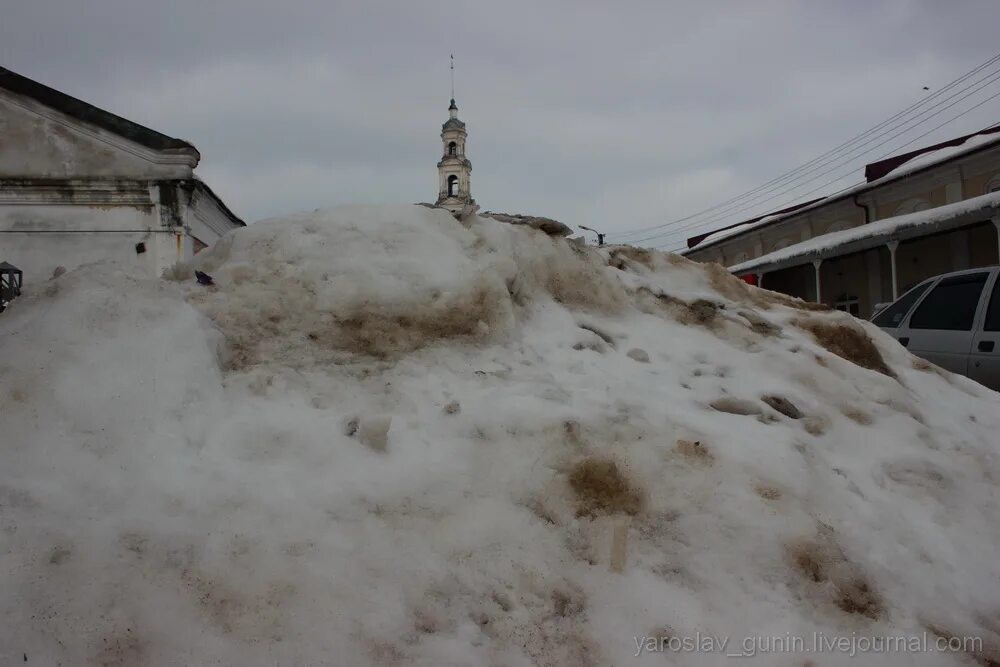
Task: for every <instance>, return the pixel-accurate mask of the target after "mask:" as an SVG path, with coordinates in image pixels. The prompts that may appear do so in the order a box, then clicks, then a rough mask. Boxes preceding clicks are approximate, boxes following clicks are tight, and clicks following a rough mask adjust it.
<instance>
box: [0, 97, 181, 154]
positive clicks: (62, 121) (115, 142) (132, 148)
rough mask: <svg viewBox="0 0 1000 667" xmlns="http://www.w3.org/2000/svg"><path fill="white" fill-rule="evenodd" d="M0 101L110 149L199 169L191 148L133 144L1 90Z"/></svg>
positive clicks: (37, 103) (125, 139)
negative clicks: (159, 148)
mask: <svg viewBox="0 0 1000 667" xmlns="http://www.w3.org/2000/svg"><path fill="white" fill-rule="evenodd" d="M0 99H3V100H4V101H5V102H9V103H10V104H13V105H14V106H16V107H19V108H21V109H23V110H25V111H27V112H29V113H32V114H35V115H37V116H41V117H42V118H45V119H46V120H48V121H51V122H53V123H56V124H58V125H62V126H63V127H66V128H69V129H71V130H73V131H76V132H79V133H80V134H83V135H85V136H87V137H89V138H91V139H94V140H95V141H99V142H101V143H104V144H107V145H108V146H112V147H114V148H117V149H118V150H121V151H124V152H126V153H129V154H130V155H134V156H135V157H138V158H141V159H143V160H146V161H147V162H151V163H153V164H157V165H183V166H187V167H190V168H191V169H194V168H195V167H196V166H198V162H199V160H200V158H201V155H200V154H199V153H198V151H197V150H196V149H195V148H194V147H193V146H192V147H189V148H186V147H182V148H165V149H162V150H156V149H152V148H149V147H147V146H143V145H142V144H139V143H136V142H134V141H130V140H129V139H127V138H125V137H122V136H120V135H117V134H113V133H111V132H108V131H106V130H102V129H100V128H97V127H94V126H91V125H89V124H88V123H86V122H85V121H82V120H79V119H77V118H73V117H72V116H67V115H65V114H63V113H62V112H60V111H57V110H56V109H52V108H50V107H47V106H45V105H43V104H41V103H39V102H37V101H34V100H30V99H29V98H24V97H21V96H19V95H15V94H11V93H9V92H7V91H5V90H3V89H0Z"/></svg>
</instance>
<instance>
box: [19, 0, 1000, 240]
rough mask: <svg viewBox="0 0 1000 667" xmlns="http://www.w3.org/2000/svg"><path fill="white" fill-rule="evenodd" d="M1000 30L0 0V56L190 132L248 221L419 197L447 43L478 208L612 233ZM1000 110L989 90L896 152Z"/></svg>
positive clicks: (858, 115)
mask: <svg viewBox="0 0 1000 667" xmlns="http://www.w3.org/2000/svg"><path fill="white" fill-rule="evenodd" d="M998 25H1000V2H997V0H962V1H961V2H943V1H938V0H927V1H917V0H858V1H851V0H838V1H836V2H833V1H830V2H809V3H807V2H792V1H787V2H777V1H773V2H772V1H766V0H752V1H747V0H744V1H739V2H736V1H734V2H723V1H715V2H688V3H679V2H665V1H662V0H660V1H652V2H627V1H625V0H616V1H615V2H611V1H610V0H606V1H603V2H589V1H587V0H561V1H558V2H557V1H551V2H545V1H544V0H504V1H503V2H497V1H495V0H494V1H491V2H463V1H461V0H450V1H448V2H424V1H422V0H397V1H395V2H378V1H373V0H363V1H362V0H356V1H353V2H330V1H327V2H303V1H300V0H281V1H280V2H278V1H277V0H270V1H267V2H265V1H262V0H197V1H196V0H172V1H171V2H162V1H159V2H147V1H146V0H88V1H87V2H85V3H82V2H76V1H73V2H71V1H69V0H62V1H61V2H57V1H54V0H30V1H28V0H23V1H22V0H8V1H7V2H5V3H4V7H3V10H2V19H0V64H2V65H3V66H5V67H8V68H10V69H13V70H15V71H17V72H19V73H21V74H24V75H26V76H29V77H31V78H34V79H37V80H39V81H41V82H43V83H46V84H48V85H51V86H54V87H56V88H59V89H60V90H63V91H64V92H67V93H70V94H72V95H75V96H77V97H80V98H82V99H84V100H86V101H88V102H91V103H93V104H96V105H98V106H100V107H103V108H105V109H108V110H110V111H113V112H114V113H117V114H119V115H122V116H125V117H126V118H129V119H131V120H134V121H136V122H139V123H142V124H144V125H148V126H150V127H152V128H154V129H156V130H159V131H161V132H164V133H166V134H169V135H172V136H177V137H181V138H184V139H188V140H190V141H192V142H193V143H194V144H195V145H196V146H197V147H198V149H199V150H200V151H201V153H202V162H201V165H200V166H199V167H198V173H199V174H200V175H201V176H202V177H203V178H204V179H205V180H207V181H208V182H209V184H210V185H211V186H212V187H213V189H215V190H216V191H217V192H218V193H219V194H220V195H221V196H222V197H223V198H224V199H225V200H226V202H227V203H228V204H229V205H230V206H231V208H233V209H234V210H235V211H236V212H237V213H238V214H239V215H242V216H243V217H245V218H246V219H247V220H248V221H252V220H256V219H259V218H262V217H266V216H271V215H276V214H280V213H283V212H288V211H296V210H305V209H313V208H317V207H321V206H330V205H336V204H342V203H357V202H374V203H382V202H394V203H395V202H415V201H433V200H434V199H435V198H436V196H437V184H438V181H437V171H436V167H435V164H436V162H437V160H438V158H439V156H440V153H441V143H440V138H439V132H440V126H441V123H442V122H444V120H446V118H447V107H448V98H449V96H450V91H449V76H448V56H449V54H451V53H454V54H455V57H456V63H457V65H456V89H457V90H456V97H457V101H458V105H459V110H460V111H459V117H460V118H461V119H462V120H464V121H465V122H466V123H467V124H468V129H469V141H468V146H467V153H468V157H469V158H470V159H471V160H472V164H473V172H472V192H473V196H474V197H475V198H476V200H477V201H478V202H479V204H480V205H481V207H482V208H483V209H491V210H496V211H504V212H511V213H529V214H536V215H547V216H551V217H554V218H557V219H559V220H561V221H563V222H566V223H568V224H571V225H579V224H584V225H588V226H591V227H597V228H598V229H602V230H606V231H608V232H616V231H617V232H620V231H625V230H631V229H635V228H640V227H648V226H650V225H656V224H661V223H664V222H667V221H670V220H675V219H677V218H681V217H684V216H687V215H689V214H691V213H694V212H697V211H699V210H700V209H703V208H706V207H708V206H712V205H714V204H716V203H719V202H721V201H723V200H726V199H729V198H730V197H733V196H735V195H738V194H740V193H741V192H744V191H746V190H749V189H751V188H753V187H755V186H757V185H759V184H761V183H764V182H766V181H768V180H770V179H771V178H772V177H774V176H776V175H778V174H780V173H782V172H783V171H786V170H788V169H791V168H793V167H795V166H798V165H799V164H801V163H803V162H805V161H807V160H809V159H811V158H813V157H815V156H816V155H819V154H821V153H823V152H824V151H826V150H828V149H830V148H833V147H834V146H836V145H837V144H839V143H841V142H843V141H845V140H847V139H849V138H851V137H852V136H854V135H856V134H858V133H859V132H861V131H863V130H866V129H868V128H869V127H871V126H872V125H875V124H876V123H878V122H880V121H882V120H884V119H886V118H888V117H889V116H891V115H893V114H894V113H896V112H897V111H900V110H902V109H903V108H905V107H906V106H908V105H910V104H912V103H913V102H915V101H917V100H919V99H920V98H921V97H922V96H925V95H927V94H928V93H927V92H925V91H924V90H923V89H922V88H923V86H929V87H930V88H931V92H933V91H934V90H935V88H936V87H941V86H944V85H945V84H947V83H948V82H950V81H951V80H953V79H954V78H956V77H958V76H960V75H962V74H964V73H965V72H967V71H968V70H970V69H972V68H973V67H975V66H977V65H979V64H980V63H982V62H984V61H986V60H988V59H989V58H990V57H992V56H993V55H994V54H995V53H996V52H1000V47H998V46H997V44H998V42H997V39H996V34H997V26H998ZM992 69H996V67H994V68H992ZM992 69H991V70H990V71H992ZM995 92H1000V84H996V85H992V86H990V87H988V88H986V89H984V90H983V91H981V92H980V93H979V94H978V95H977V96H974V97H971V98H969V99H968V100H966V101H965V102H963V103H961V104H959V105H958V106H955V107H953V108H951V109H948V110H947V111H944V112H943V113H942V114H941V115H940V116H937V117H935V118H933V119H931V120H929V121H928V122H926V123H924V124H923V125H921V126H920V127H919V128H916V129H914V130H913V131H912V132H910V133H909V134H906V135H903V136H901V137H900V138H899V139H897V140H895V141H894V142H890V143H889V144H886V145H885V146H883V147H881V148H879V149H876V150H875V151H873V152H872V153H869V154H868V155H865V156H858V157H857V159H856V160H855V161H854V162H852V163H850V164H848V165H845V167H844V168H841V169H839V170H835V171H833V172H831V173H830V174H828V175H827V176H825V177H822V178H820V179H818V180H815V181H813V182H812V183H810V184H807V185H803V186H802V188H801V189H800V190H797V191H792V192H790V193H787V194H783V195H780V196H776V197H775V198H773V199H771V200H769V201H765V200H761V201H758V202H756V204H757V207H754V206H753V205H751V206H749V207H748V208H746V209H745V210H739V211H733V215H732V216H728V217H724V218H721V219H712V218H713V216H703V217H701V218H697V219H696V220H695V222H697V223H698V224H697V226H696V227H692V228H688V227H690V226H691V224H692V223H691V222H687V223H680V224H678V225H676V226H674V227H673V228H672V231H671V233H670V234H668V235H667V236H665V237H663V238H658V239H655V240H654V241H652V242H651V243H657V244H663V243H665V244H667V245H668V246H672V245H679V244H680V243H683V239H684V238H685V237H686V236H689V235H691V234H692V233H694V232H695V231H698V230H699V229H706V228H715V227H719V226H722V225H724V224H726V223H729V222H736V221H738V220H739V219H742V218H745V217H749V216H751V215H753V214H754V213H757V212H763V211H764V210H765V209H767V210H772V209H774V208H780V206H781V205H783V204H784V205H787V203H789V202H790V200H793V199H795V197H796V195H801V196H802V197H806V196H807V195H806V194H805V193H806V192H807V191H808V190H811V189H813V188H816V187H818V186H821V185H823V184H824V183H826V182H827V181H829V180H830V179H831V178H834V177H836V176H838V175H839V174H841V173H843V172H844V171H849V172H850V176H849V177H848V178H845V179H844V180H843V181H841V182H840V183H836V184H831V185H830V186H829V187H825V188H823V189H822V190H821V191H820V192H818V193H814V194H811V195H809V196H811V197H815V196H817V195H818V194H822V193H825V192H832V191H833V190H836V189H837V187H838V186H839V187H843V186H844V185H847V184H849V183H851V182H854V181H857V180H860V178H861V176H862V174H861V168H862V165H863V164H864V162H866V161H870V160H874V159H876V158H878V157H880V156H881V155H882V154H883V153H884V152H888V150H889V149H892V148H894V147H895V146H897V145H899V144H901V143H905V141H907V140H909V139H910V138H912V137H915V136H916V135H918V134H920V133H922V132H924V131H926V130H928V129H930V128H931V127H933V126H934V125H937V124H938V123H939V122H942V121H944V120H947V119H948V118H950V117H951V116H953V115H955V114H957V113H959V112H961V111H963V110H964V109H966V108H968V107H969V106H972V104H974V103H976V102H978V101H981V100H983V99H985V98H986V97H988V96H989V95H990V94H993V93H995ZM925 118H926V116H925ZM997 121H1000V98H998V99H997V100H993V101H991V102H987V103H986V104H984V105H983V106H982V107H980V108H979V109H977V110H975V111H974V112H971V113H969V114H968V115H966V116H964V117H963V118H961V119H959V120H957V121H955V122H954V123H951V124H949V125H947V126H946V127H944V128H942V129H941V130H938V131H937V132H935V133H933V134H932V135H929V136H928V137H926V138H925V139H923V140H921V141H919V142H918V143H916V144H914V145H912V146H910V147H909V148H907V149H905V150H912V148H914V147H917V146H919V145H922V144H924V143H929V142H933V141H934V140H936V139H937V140H940V139H943V138H947V137H949V136H954V135H957V134H961V133H965V132H970V131H974V130H978V129H981V128H982V127H985V126H987V125H990V124H992V123H994V122H997ZM887 136H888V135H887ZM884 138H885V137H883V139H884ZM876 143H877V142H876ZM858 152H860V151H858ZM852 165H853V166H854V167H855V168H854V169H853V170H852V169H851V166H852Z"/></svg>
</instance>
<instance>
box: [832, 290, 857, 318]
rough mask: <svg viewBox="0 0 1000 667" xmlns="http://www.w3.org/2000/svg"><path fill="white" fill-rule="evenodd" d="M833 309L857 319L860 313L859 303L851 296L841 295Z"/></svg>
mask: <svg viewBox="0 0 1000 667" xmlns="http://www.w3.org/2000/svg"><path fill="white" fill-rule="evenodd" d="M833 306H834V308H836V309H837V310H842V311H844V312H845V313H850V314H851V315H854V316H855V317H857V316H858V315H859V314H860V313H861V301H860V300H859V299H858V297H856V296H854V295H853V294H841V295H840V296H839V297H837V300H836V301H835V302H834V303H833Z"/></svg>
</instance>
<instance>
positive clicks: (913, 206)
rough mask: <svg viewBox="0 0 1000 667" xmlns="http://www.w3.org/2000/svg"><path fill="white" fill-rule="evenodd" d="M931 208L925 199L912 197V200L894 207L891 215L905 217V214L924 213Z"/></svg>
mask: <svg viewBox="0 0 1000 667" xmlns="http://www.w3.org/2000/svg"><path fill="white" fill-rule="evenodd" d="M930 207H931V205H930V202H928V201H927V200H926V199H920V198H919V197H914V198H913V199H907V200H906V201H904V202H903V203H902V204H900V205H899V206H897V207H896V210H895V211H894V212H893V215H894V216H896V215H906V214H907V213H916V212H917V211H926V210H927V209H929V208H930Z"/></svg>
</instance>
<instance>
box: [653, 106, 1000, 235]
mask: <svg viewBox="0 0 1000 667" xmlns="http://www.w3.org/2000/svg"><path fill="white" fill-rule="evenodd" d="M997 97H1000V92H996V93H993V94H992V95H990V96H989V97H987V98H986V99H985V100H983V101H981V102H979V103H978V104H975V105H973V106H971V107H969V108H968V109H966V110H965V111H963V112H962V113H960V114H957V115H955V116H952V117H951V118H949V119H948V120H946V121H944V122H943V123H941V124H940V125H935V126H934V127H932V128H931V129H929V130H927V131H926V132H924V133H923V134H921V135H920V136H918V137H914V138H913V139H910V140H909V141H908V142H906V143H905V144H902V145H901V146H897V147H896V148H894V149H892V150H891V151H889V152H888V153H885V154H884V155H881V156H879V157H878V160H881V159H883V158H886V157H889V156H890V155H893V154H894V153H897V152H898V151H899V149H901V148H906V147H907V146H909V145H911V144H913V143H915V142H917V141H920V140H921V139H923V138H924V137H926V136H927V135H928V134H931V133H933V132H936V131H937V130H940V129H941V128H942V127H944V126H945V125H947V124H948V123H951V122H954V121H956V120H958V119H959V118H961V117H962V116H964V115H966V114H967V113H970V112H972V111H975V110H976V109H978V108H979V107H981V106H983V105H984V104H986V103H987V102H989V101H991V100H994V99H996V98H997ZM996 125H1000V123H994V124H993V125H991V126H990V127H995V126H996ZM987 129H989V128H987ZM846 176H847V173H845V174H841V175H840V176H838V177H837V178H835V179H833V180H832V181H827V182H826V183H824V184H823V185H821V186H819V187H818V188H816V189H814V190H810V191H809V192H806V193H804V194H807V195H808V194H812V193H813V192H816V191H817V190H821V189H822V188H825V187H827V186H828V185H832V184H833V183H836V182H838V181H841V180H843V179H844V178H845V177H846ZM864 182H865V181H859V182H858V183H855V184H853V185H849V186H847V187H846V188H843V189H841V190H838V191H837V192H834V193H833V194H831V195H828V197H826V198H829V197H834V196H836V195H838V194H840V193H842V192H846V191H847V190H850V189H851V188H854V187H856V186H858V185H862V184H863V183H864ZM799 197H801V195H800V196H799ZM799 197H796V198H795V199H798V198H799ZM793 201H795V200H790V201H789V202H786V204H783V205H782V206H781V208H784V207H785V205H788V204H791V203H792V202H793ZM666 245H668V244H663V245H661V246H654V247H656V248H662V247H665V246H666ZM683 248H684V246H679V247H677V248H676V249H677V250H680V249H683Z"/></svg>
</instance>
